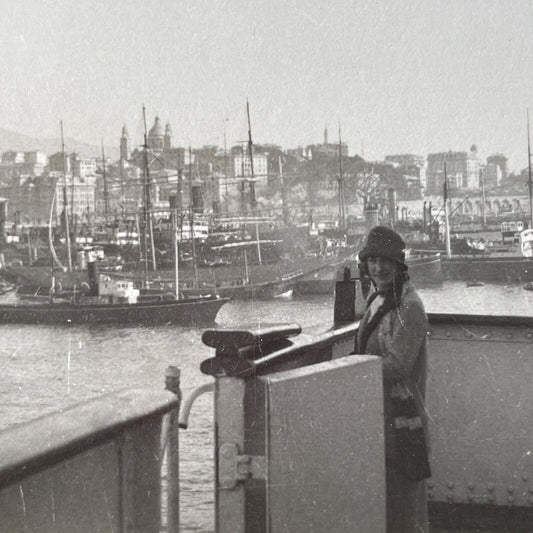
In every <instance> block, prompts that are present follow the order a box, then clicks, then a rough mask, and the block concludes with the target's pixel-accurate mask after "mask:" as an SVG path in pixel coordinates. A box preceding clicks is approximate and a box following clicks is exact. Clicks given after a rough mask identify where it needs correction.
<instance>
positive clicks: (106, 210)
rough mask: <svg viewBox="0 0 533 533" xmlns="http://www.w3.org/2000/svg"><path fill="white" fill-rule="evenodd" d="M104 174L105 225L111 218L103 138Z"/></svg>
mask: <svg viewBox="0 0 533 533" xmlns="http://www.w3.org/2000/svg"><path fill="white" fill-rule="evenodd" d="M102 173H103V179H104V217H105V223H106V224H107V219H108V216H109V199H108V196H107V179H106V175H105V153H104V139H103V138H102Z"/></svg>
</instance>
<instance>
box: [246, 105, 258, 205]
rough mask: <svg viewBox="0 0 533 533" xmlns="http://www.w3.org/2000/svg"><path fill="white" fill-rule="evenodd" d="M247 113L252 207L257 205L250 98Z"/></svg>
mask: <svg viewBox="0 0 533 533" xmlns="http://www.w3.org/2000/svg"><path fill="white" fill-rule="evenodd" d="M246 115H247V116H248V156H249V157H250V176H251V181H250V203H251V205H252V209H253V208H254V207H255V203H256V202H255V182H254V177H255V176H254V156H253V146H254V143H253V141H252V126H251V123H250V104H249V103H248V99H246Z"/></svg>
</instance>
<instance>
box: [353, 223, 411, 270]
mask: <svg viewBox="0 0 533 533" xmlns="http://www.w3.org/2000/svg"><path fill="white" fill-rule="evenodd" d="M371 256H377V257H387V258H389V259H393V260H394V261H396V262H398V263H400V265H402V266H403V267H404V268H405V269H407V265H406V264H405V242H404V241H403V239H402V238H401V237H400V236H399V235H398V234H397V233H396V232H395V231H394V230H392V229H390V228H387V227H386V226H375V227H373V228H372V229H371V230H370V231H369V233H368V237H367V238H366V242H365V245H364V247H363V249H362V250H361V251H360V252H359V261H361V262H365V261H366V260H367V259H368V258H369V257H371Z"/></svg>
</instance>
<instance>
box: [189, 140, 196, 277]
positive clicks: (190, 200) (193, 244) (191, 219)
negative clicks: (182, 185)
mask: <svg viewBox="0 0 533 533" xmlns="http://www.w3.org/2000/svg"><path fill="white" fill-rule="evenodd" d="M192 196H193V189H192V150H191V145H189V228H190V235H191V247H192V267H193V274H194V280H193V282H194V286H195V287H196V286H197V285H198V271H197V270H196V245H195V242H194V213H193V198H192Z"/></svg>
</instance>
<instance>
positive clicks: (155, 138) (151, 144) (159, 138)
mask: <svg viewBox="0 0 533 533" xmlns="http://www.w3.org/2000/svg"><path fill="white" fill-rule="evenodd" d="M164 138H165V135H164V134H163V126H161V122H160V120H159V117H157V116H156V117H155V121H154V125H153V126H152V128H151V129H150V131H149V132H148V148H151V149H152V150H154V151H156V152H160V151H162V150H163V148H164Z"/></svg>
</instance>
